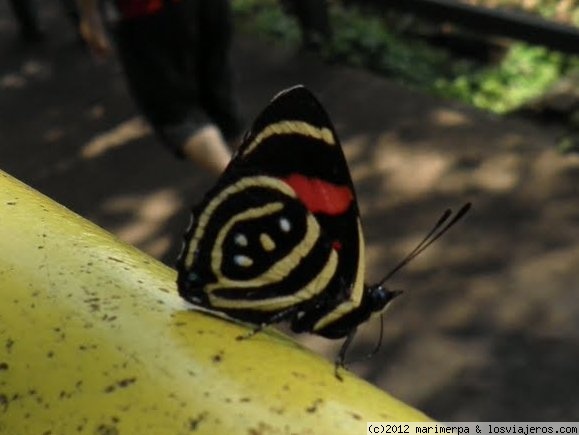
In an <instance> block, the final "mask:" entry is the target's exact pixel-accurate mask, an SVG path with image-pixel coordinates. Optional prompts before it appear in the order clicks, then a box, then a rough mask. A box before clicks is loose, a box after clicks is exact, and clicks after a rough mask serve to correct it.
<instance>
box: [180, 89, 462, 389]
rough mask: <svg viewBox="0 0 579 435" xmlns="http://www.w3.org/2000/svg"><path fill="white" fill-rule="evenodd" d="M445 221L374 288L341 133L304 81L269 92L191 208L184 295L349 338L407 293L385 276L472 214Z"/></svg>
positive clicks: (340, 359) (244, 316) (245, 316)
mask: <svg viewBox="0 0 579 435" xmlns="http://www.w3.org/2000/svg"><path fill="white" fill-rule="evenodd" d="M469 207H470V204H466V205H465V206H464V207H463V208H462V209H461V210H460V211H459V212H458V213H457V214H455V216H454V218H452V219H450V217H451V212H450V210H447V212H446V213H445V214H444V215H443V216H442V217H441V218H440V220H439V221H438V223H437V224H436V225H435V227H434V228H433V229H432V230H431V231H430V232H429V233H428V235H427V236H426V237H425V239H424V240H423V241H422V242H421V243H420V244H419V245H418V246H417V247H416V249H414V250H413V251H412V252H411V253H410V254H409V255H408V256H407V257H406V258H405V259H404V260H403V261H402V262H401V263H400V264H399V265H398V266H397V267H395V268H394V269H393V270H392V271H391V272H390V273H389V274H388V275H387V276H386V277H384V278H383V279H382V280H380V281H379V282H378V283H377V284H374V285H366V284H365V282H364V275H365V261H364V236H363V232H362V225H361V222H360V215H359V210H358V203H357V200H356V193H355V190H354V185H353V183H352V179H351V176H350V171H349V170H348V165H347V163H346V158H345V156H344V153H343V151H342V148H341V145H340V142H339V141H338V137H337V135H336V132H335V129H334V127H333V125H332V123H331V121H330V119H329V117H328V115H327V113H326V111H325V110H324V108H323V107H322V105H321V104H320V103H319V102H318V100H317V99H316V98H315V97H314V95H313V94H312V93H311V92H310V91H309V90H308V89H307V88H305V87H304V86H295V87H292V88H290V89H287V90H285V91H283V92H281V93H279V94H278V95H277V96H275V97H274V98H273V100H272V101H271V102H270V103H269V105H268V106H267V107H266V108H265V109H264V110H263V112H262V113H261V114H260V115H259V116H258V117H257V119H256V120H255V121H254V123H253V126H252V127H251V129H250V130H249V132H248V133H247V134H246V135H245V137H244V139H243V142H242V144H241V146H240V147H239V149H238V150H237V152H236V153H235V155H234V157H233V159H232V160H231V162H230V164H229V165H228V166H227V168H226V169H225V171H224V173H223V174H222V175H221V177H220V178H219V179H218V181H217V183H216V185H215V186H214V187H213V188H212V189H210V190H209V192H208V193H207V194H206V195H205V197H204V198H203V200H202V201H201V202H200V203H199V204H198V205H197V206H196V207H194V209H193V213H192V223H191V226H190V228H189V229H188V230H187V232H186V234H185V237H184V247H183V250H182V252H181V254H180V255H179V258H178V260H177V271H178V278H177V284H178V289H179V293H180V295H181V296H182V297H183V298H184V299H186V300H187V301H189V302H191V303H193V304H195V305H198V306H202V307H205V308H208V309H210V310H214V311H219V312H222V313H225V314H226V315H228V316H229V317H232V318H234V319H238V320H241V321H245V322H249V323H252V324H254V325H256V327H255V329H254V331H255V332H257V331H259V330H260V329H261V328H263V327H264V326H266V325H270V324H275V323H278V322H282V321H287V322H289V324H290V326H291V329H292V330H293V331H294V332H297V333H301V332H304V333H306V332H307V333H312V334H316V335H320V336H323V337H326V338H330V339H339V338H346V340H345V341H344V344H343V345H342V348H341V349H340V352H339V354H338V356H337V358H336V376H337V377H338V378H339V375H338V368H339V367H342V366H343V365H344V358H345V355H346V351H347V348H348V346H349V345H350V343H351V341H352V339H353V337H354V335H355V333H356V330H357V327H358V326H359V325H360V324H362V323H364V322H366V321H367V320H368V319H369V318H370V316H371V315H373V314H376V313H381V312H382V311H383V310H384V308H385V307H386V306H387V305H388V304H389V303H390V302H391V301H392V300H393V299H394V298H395V297H396V296H398V295H399V294H400V292H399V291H394V290H390V289H388V288H387V287H385V286H384V283H385V281H386V280H387V279H389V278H390V277H391V276H392V274H393V273H395V272H396V271H397V270H398V269H400V268H401V267H403V266H404V265H405V264H406V263H408V262H409V261H410V260H411V259H412V258H414V257H415V256H416V255H418V254H419V253H420V252H422V250H424V249H425V248H426V247H427V246H428V245H429V244H430V243H432V242H433V241H434V240H436V239H437V238H438V237H440V235H442V234H443V233H444V232H445V231H446V230H447V229H448V228H450V227H451V226H452V225H453V224H454V223H456V222H457V221H458V220H459V219H460V218H461V217H462V216H463V215H464V214H465V213H466V211H467V210H468V208H469Z"/></svg>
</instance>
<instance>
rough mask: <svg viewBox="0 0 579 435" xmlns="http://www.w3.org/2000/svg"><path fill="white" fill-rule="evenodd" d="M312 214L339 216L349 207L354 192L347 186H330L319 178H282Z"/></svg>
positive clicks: (298, 175) (330, 184)
mask: <svg viewBox="0 0 579 435" xmlns="http://www.w3.org/2000/svg"><path fill="white" fill-rule="evenodd" d="M283 181H285V182H286V183H287V184H289V185H290V186H291V187H292V189H293V190H294V191H295V192H296V194H297V195H298V198H299V199H300V201H302V202H303V203H304V205H305V206H306V207H307V209H308V210H309V211H311V212H312V213H324V214H329V215H339V214H342V213H344V212H345V211H346V210H348V208H349V207H350V204H351V203H352V201H353V200H354V192H352V190H351V189H350V188H349V187H347V186H339V185H337V184H332V183H329V182H327V181H324V180H320V179H319V178H309V177H306V176H304V175H300V174H291V175H290V176H289V177H287V178H284V179H283Z"/></svg>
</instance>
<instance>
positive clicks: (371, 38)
mask: <svg viewBox="0 0 579 435" xmlns="http://www.w3.org/2000/svg"><path fill="white" fill-rule="evenodd" d="M490 1H491V0H487V1H486V3H487V5H488V3H489V2H490ZM471 2H474V3H483V2H484V0H478V1H476V0H475V1H471ZM495 3H497V1H495ZM500 3H502V4H506V3H511V4H514V2H513V1H510V2H508V1H502V2H500ZM535 3H537V10H538V11H539V12H543V13H545V14H547V15H548V13H555V12H556V11H557V6H558V7H559V10H560V9H561V7H560V4H559V5H557V3H558V2H553V1H549V0H541V1H538V0H537V1H536V2H535ZM559 3H560V2H559ZM519 4H520V3H519ZM539 4H540V5H539ZM233 5H234V10H235V12H236V14H237V16H238V17H239V18H240V24H241V25H242V26H243V27H245V28H246V29H250V30H252V31H256V32H258V33H259V34H263V35H267V36H269V37H274V38H276V39H278V40H281V41H284V42H285V43H288V44H291V45H297V44H298V43H299V40H300V31H299V28H298V26H297V24H296V22H295V20H293V19H292V18H291V17H288V16H286V15H285V14H284V13H283V12H282V10H281V8H280V7H279V2H278V1H276V0H236V1H235V2H233ZM539 6H541V8H539ZM553 11H555V12H553ZM573 12H576V11H573ZM405 19H408V18H407V16H404V15H396V14H395V15H394V18H393V17H392V16H388V14H380V13H377V12H373V13H368V12H363V11H361V10H358V9H355V8H352V7H349V8H347V9H346V8H343V7H341V6H340V5H339V4H338V3H337V2H332V4H331V20H332V27H333V31H334V35H333V39H332V41H331V42H330V43H328V44H326V45H325V46H324V47H323V48H322V53H321V54H322V56H323V57H324V58H325V59H326V60H328V61H332V62H341V63H346V64H349V65H354V66H360V67H364V68H368V69H371V70H373V71H376V72H379V73H381V74H385V75H388V76H389V77H391V78H392V79H394V80H397V81H399V82H402V83H404V84H406V85H409V86H411V87H415V88H420V89H425V90H428V91H430V92H434V93H436V94H437V95H440V96H443V97H449V98H455V99H460V100H462V101H465V102H467V103H469V104H472V105H474V106H476V107H479V108H482V109H485V110H490V111H493V112H496V113H505V112H509V111H512V110H514V109H516V108H518V107H519V106H521V105H522V104H524V103H525V102H527V101H529V100H532V99H534V98H536V97H538V96H540V95H541V94H542V93H543V92H545V91H546V90H547V89H548V88H549V87H550V86H552V84H553V83H555V82H556V81H557V80H558V79H559V78H561V77H562V76H563V75H565V74H566V73H568V72H569V71H571V70H573V69H575V70H576V69H579V60H578V59H577V58H576V57H572V56H566V55H563V54H561V53H556V52H552V51H549V50H547V49H545V48H543V47H539V46H532V45H528V44H524V43H513V44H511V45H509V48H508V49H507V51H506V53H505V54H504V56H502V58H501V59H500V61H498V62H495V63H488V62H481V61H480V60H478V61H477V60H476V59H466V58H464V57H456V56H454V55H453V54H452V53H450V52H449V51H446V50H445V49H443V48H437V47H434V46H432V45H429V44H427V42H426V40H424V39H421V38H417V37H416V35H415V34H414V35H409V34H408V33H409V32H407V31H405V30H407V29H409V28H415V27H420V25H418V26H415V21H414V20H413V19H411V20H412V21H411V22H410V23H407V24H406V25H405V24H404V21H405Z"/></svg>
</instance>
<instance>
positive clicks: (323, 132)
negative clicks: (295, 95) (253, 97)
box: [242, 121, 336, 156]
mask: <svg viewBox="0 0 579 435" xmlns="http://www.w3.org/2000/svg"><path fill="white" fill-rule="evenodd" d="M296 133H297V134H301V135H303V136H307V137H310V138H313V139H318V140H321V141H322V142H325V143H326V144H327V145H335V144H336V139H335V138H334V134H333V133H332V130H330V129H329V128H326V127H322V128H320V127H316V126H314V125H312V124H309V123H307V122H304V121H280V122H276V123H274V124H270V125H268V126H267V127H265V128H264V129H263V130H262V131H260V132H259V133H258V134H257V136H256V137H255V139H253V141H251V143H250V144H249V145H248V146H247V148H245V150H244V151H243V154H242V155H243V156H246V155H247V154H249V153H251V152H253V151H254V150H255V148H257V147H258V146H259V144H260V143H261V142H263V141H264V140H266V139H267V138H269V137H271V136H276V135H286V134H296Z"/></svg>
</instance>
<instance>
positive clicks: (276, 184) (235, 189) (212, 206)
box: [184, 176, 296, 269]
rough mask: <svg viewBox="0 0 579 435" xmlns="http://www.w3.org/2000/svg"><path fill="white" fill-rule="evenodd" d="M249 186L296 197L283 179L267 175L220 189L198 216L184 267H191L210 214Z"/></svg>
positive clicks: (241, 180)
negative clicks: (269, 189) (273, 190)
mask: <svg viewBox="0 0 579 435" xmlns="http://www.w3.org/2000/svg"><path fill="white" fill-rule="evenodd" d="M251 187H265V188H271V189H275V190H278V191H279V192H281V193H283V194H284V195H287V196H290V197H292V198H295V197H296V194H295V192H294V191H293V189H292V188H291V187H289V186H288V185H287V184H285V183H284V182H283V181H280V180H278V179H277V178H273V177H267V176H256V177H246V178H241V179H240V180H239V181H237V182H236V183H235V184H232V185H231V186H228V187H227V188H226V189H224V190H222V191H221V192H220V193H219V194H218V195H217V196H216V197H215V198H213V199H212V200H211V201H210V202H209V204H207V207H205V209H204V210H203V211H202V213H201V215H200V216H199V218H198V221H197V226H196V227H195V233H194V234H193V237H192V238H191V242H190V243H189V246H188V247H187V256H186V257H185V262H184V264H185V268H187V269H191V268H192V266H193V262H194V260H195V253H196V252H197V247H198V246H199V243H200V241H201V239H202V238H203V234H204V233H205V228H206V227H207V224H208V223H209V220H210V219H211V216H212V215H213V213H214V212H215V210H216V209H217V207H219V206H220V205H221V204H222V203H223V202H225V201H226V200H227V199H228V198H229V197H231V196H233V195H235V194H237V193H240V192H242V191H243V190H245V189H247V188H251Z"/></svg>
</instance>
